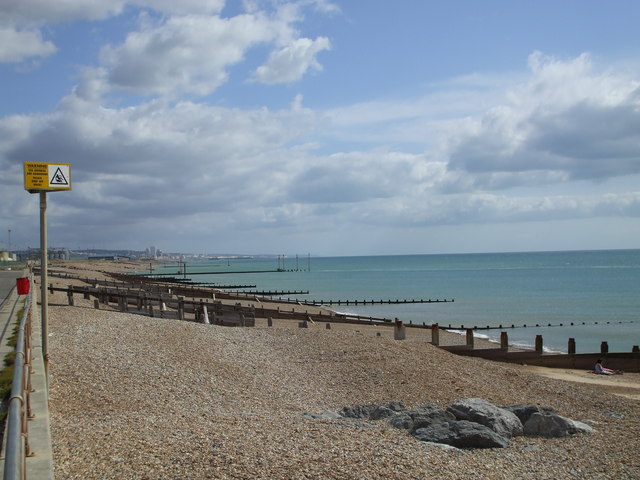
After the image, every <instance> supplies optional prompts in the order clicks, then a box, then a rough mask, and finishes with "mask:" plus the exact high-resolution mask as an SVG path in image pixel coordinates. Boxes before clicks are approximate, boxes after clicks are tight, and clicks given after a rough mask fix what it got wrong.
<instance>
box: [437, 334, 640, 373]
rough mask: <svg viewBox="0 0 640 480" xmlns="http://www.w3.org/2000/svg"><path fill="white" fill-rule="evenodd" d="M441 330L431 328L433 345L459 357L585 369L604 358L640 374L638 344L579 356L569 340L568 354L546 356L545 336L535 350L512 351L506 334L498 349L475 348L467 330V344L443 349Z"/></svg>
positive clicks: (603, 345) (609, 363)
mask: <svg viewBox="0 0 640 480" xmlns="http://www.w3.org/2000/svg"><path fill="white" fill-rule="evenodd" d="M439 331H440V328H439V325H437V324H434V325H432V326H431V343H432V344H434V345H436V346H438V347H440V348H442V349H444V350H447V351H449V352H451V353H455V354H456V355H463V356H466V357H479V358H484V359H486V360H493V361H497V362H506V363H516V364H520V365H525V364H526V365H535V366H540V367H550V368H570V369H584V370H593V367H594V365H595V363H596V360H598V359H604V360H605V361H606V364H607V367H608V368H612V369H615V370H623V371H627V372H640V347H639V346H638V345H634V346H633V347H632V348H631V351H630V352H609V345H608V343H607V342H606V341H603V342H601V344H600V352H598V353H576V342H575V339H573V338H569V340H568V342H567V353H547V352H545V351H544V347H543V337H542V335H536V337H535V342H534V345H535V347H534V349H533V350H517V351H514V350H512V349H510V348H509V336H508V333H507V332H506V331H503V332H501V334H500V344H499V346H497V347H496V348H475V342H474V336H473V332H474V329H473V328H468V329H467V330H466V344H464V345H454V346H440V344H439Z"/></svg>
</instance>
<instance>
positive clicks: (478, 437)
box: [413, 420, 509, 448]
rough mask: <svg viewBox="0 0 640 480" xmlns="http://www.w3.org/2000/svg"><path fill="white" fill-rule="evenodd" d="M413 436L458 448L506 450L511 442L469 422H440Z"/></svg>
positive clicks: (482, 426) (421, 429)
mask: <svg viewBox="0 0 640 480" xmlns="http://www.w3.org/2000/svg"><path fill="white" fill-rule="evenodd" d="M413 436H414V437H415V438H417V439H418V440H421V441H423V442H435V443H444V444H447V445H451V446H452V447H456V448H504V447H506V446H507V445H509V440H508V439H507V438H506V437H504V436H502V435H499V434H497V433H496V432H494V431H493V430H491V429H490V428H489V427H485V426H484V425H480V424H479V423H475V422H469V421H467V420H454V421H448V422H440V423H434V424H431V425H429V426H428V427H424V428H419V429H417V430H416V431H415V432H414V433H413Z"/></svg>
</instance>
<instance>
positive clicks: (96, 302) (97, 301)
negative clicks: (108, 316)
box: [93, 298, 100, 310]
mask: <svg viewBox="0 0 640 480" xmlns="http://www.w3.org/2000/svg"><path fill="white" fill-rule="evenodd" d="M93 308H95V309H96V310H99V309H100V300H98V299H97V298H96V299H95V300H94V301H93Z"/></svg>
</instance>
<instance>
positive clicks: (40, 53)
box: [0, 26, 56, 63]
mask: <svg viewBox="0 0 640 480" xmlns="http://www.w3.org/2000/svg"><path fill="white" fill-rule="evenodd" d="M55 51H56V47H55V45H54V44H53V43H51V42H50V41H45V40H43V39H42V35H41V34H40V31H38V30H17V29H14V28H12V27H3V26H0V63H17V62H21V61H23V60H25V59H27V58H33V57H48V56H49V55H52V54H53V53H55Z"/></svg>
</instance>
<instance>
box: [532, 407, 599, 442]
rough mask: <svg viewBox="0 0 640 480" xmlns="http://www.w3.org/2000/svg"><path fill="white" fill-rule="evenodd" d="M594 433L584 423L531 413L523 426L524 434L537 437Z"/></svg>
mask: <svg viewBox="0 0 640 480" xmlns="http://www.w3.org/2000/svg"><path fill="white" fill-rule="evenodd" d="M594 431H595V430H594V429H593V428H592V427H590V426H589V425H587V424H586V423H582V422H578V421H576V420H571V419H569V418H565V417H561V416H560V415H554V414H544V413H533V414H532V415H531V417H529V420H527V422H526V423H525V424H524V434H525V435H528V436H537V437H547V438H555V437H566V436H568V435H574V434H576V433H592V432H594Z"/></svg>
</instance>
